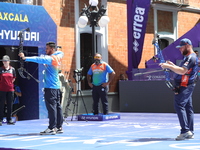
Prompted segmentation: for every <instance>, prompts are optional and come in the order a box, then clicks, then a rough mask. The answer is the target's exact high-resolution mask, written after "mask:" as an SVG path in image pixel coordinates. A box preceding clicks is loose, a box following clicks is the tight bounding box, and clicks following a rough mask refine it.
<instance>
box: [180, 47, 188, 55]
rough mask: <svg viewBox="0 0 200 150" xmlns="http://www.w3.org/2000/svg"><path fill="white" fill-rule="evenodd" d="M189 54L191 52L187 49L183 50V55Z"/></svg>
mask: <svg viewBox="0 0 200 150" xmlns="http://www.w3.org/2000/svg"><path fill="white" fill-rule="evenodd" d="M188 52H189V51H188V50H187V48H185V49H184V50H183V53H182V54H183V55H184V56H185V55H187V54H188Z"/></svg>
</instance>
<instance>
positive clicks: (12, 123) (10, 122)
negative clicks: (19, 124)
mask: <svg viewBox="0 0 200 150" xmlns="http://www.w3.org/2000/svg"><path fill="white" fill-rule="evenodd" d="M7 125H15V123H14V122H13V121H8V122H7Z"/></svg>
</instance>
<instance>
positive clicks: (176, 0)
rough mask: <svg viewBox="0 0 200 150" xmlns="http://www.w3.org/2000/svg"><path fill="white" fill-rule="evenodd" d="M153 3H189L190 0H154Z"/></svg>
mask: <svg viewBox="0 0 200 150" xmlns="http://www.w3.org/2000/svg"><path fill="white" fill-rule="evenodd" d="M152 2H153V3H161V4H164V3H167V4H178V5H186V6H187V5H189V0H152Z"/></svg>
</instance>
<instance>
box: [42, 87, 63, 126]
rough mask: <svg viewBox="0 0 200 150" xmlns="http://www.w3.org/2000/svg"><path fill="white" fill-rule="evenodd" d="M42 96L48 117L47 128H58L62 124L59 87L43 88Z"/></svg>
mask: <svg viewBox="0 0 200 150" xmlns="http://www.w3.org/2000/svg"><path fill="white" fill-rule="evenodd" d="M44 98H45V104H46V108H47V110H48V117H49V126H48V128H49V129H53V128H55V127H56V128H60V127H62V124H63V114H62V108H61V105H60V89H49V88H45V89H44Z"/></svg>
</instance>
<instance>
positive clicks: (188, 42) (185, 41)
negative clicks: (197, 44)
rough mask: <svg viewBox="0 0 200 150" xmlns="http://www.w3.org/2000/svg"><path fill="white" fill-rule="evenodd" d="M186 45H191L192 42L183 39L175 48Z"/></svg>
mask: <svg viewBox="0 0 200 150" xmlns="http://www.w3.org/2000/svg"><path fill="white" fill-rule="evenodd" d="M186 44H189V45H192V42H191V41H190V40H189V39H187V38H184V39H182V40H181V41H180V45H178V46H176V48H180V47H182V46H184V45H186Z"/></svg>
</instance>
